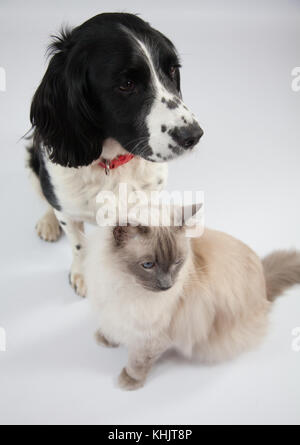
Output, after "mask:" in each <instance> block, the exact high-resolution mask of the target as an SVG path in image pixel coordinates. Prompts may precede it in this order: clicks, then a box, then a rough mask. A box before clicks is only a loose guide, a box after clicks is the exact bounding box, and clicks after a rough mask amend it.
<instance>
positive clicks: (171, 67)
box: [169, 65, 176, 79]
mask: <svg viewBox="0 0 300 445" xmlns="http://www.w3.org/2000/svg"><path fill="white" fill-rule="evenodd" d="M175 73H176V66H174V65H172V66H170V68H169V74H170V76H171V78H172V79H174V77H175Z"/></svg>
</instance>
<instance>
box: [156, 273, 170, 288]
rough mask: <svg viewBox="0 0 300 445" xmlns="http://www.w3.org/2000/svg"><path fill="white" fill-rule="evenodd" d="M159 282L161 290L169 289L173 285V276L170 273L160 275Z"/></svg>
mask: <svg viewBox="0 0 300 445" xmlns="http://www.w3.org/2000/svg"><path fill="white" fill-rule="evenodd" d="M157 284H158V287H159V289H160V290H168V289H170V287H172V284H173V283H172V278H171V276H169V275H166V276H162V277H159V279H158V283H157Z"/></svg>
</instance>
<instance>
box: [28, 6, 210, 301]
mask: <svg viewBox="0 0 300 445" xmlns="http://www.w3.org/2000/svg"><path fill="white" fill-rule="evenodd" d="M49 50H50V54H51V56H52V57H51V60H50V62H49V65H48V68H47V71H46V73H45V75H44V77H43V79H42V81H41V83H40V85H39V87H38V89H37V91H36V93H35V95H34V97H33V100H32V105H31V113H30V118H31V123H32V128H33V138H32V144H31V146H30V147H29V148H28V166H29V167H30V169H31V172H32V177H33V179H34V182H35V184H36V187H37V188H38V190H39V192H40V193H41V195H42V196H43V197H44V198H46V200H47V201H48V204H49V209H48V210H47V212H46V214H45V215H44V216H43V217H42V218H41V219H40V220H39V222H38V223H37V226H36V229H37V233H38V234H39V236H40V237H41V238H42V239H44V240H46V241H55V240H56V239H58V237H59V235H60V232H61V230H60V228H62V229H63V230H64V232H65V233H66V235H67V237H68V239H69V240H70V242H71V245H72V249H73V263H72V266H71V272H70V283H71V285H72V287H73V288H74V289H75V291H77V293H78V294H79V295H81V296H84V295H85V283H84V277H83V274H82V260H83V255H84V249H83V248H82V247H83V243H84V237H83V223H84V221H88V222H94V223H95V214H96V210H97V205H96V196H97V194H98V192H99V191H100V190H112V191H116V190H117V188H118V185H119V183H124V182H125V183H128V184H129V185H130V187H132V188H133V189H135V190H141V189H144V190H161V189H162V188H163V187H164V185H165V183H166V179H167V161H169V160H171V159H173V158H175V157H178V156H180V155H181V154H183V153H185V152H189V151H191V150H192V149H193V148H194V147H195V146H196V144H197V143H198V141H199V139H200V137H201V136H202V134H203V131H202V129H201V128H200V126H199V124H198V123H197V121H196V119H195V117H194V115H193V114H192V113H191V112H190V111H189V110H188V108H187V107H186V106H185V104H184V103H183V101H182V99H181V91H180V74H179V68H180V63H179V59H178V55H177V53H176V50H175V48H174V45H173V44H172V42H171V41H170V40H169V39H168V38H167V37H165V36H164V35H163V34H161V33H160V32H159V31H157V30H155V29H153V28H152V27H151V26H150V25H149V24H148V23H146V22H144V21H143V20H142V19H140V18H139V17H137V16H135V15H132V14H125V13H105V14H99V15H97V16H95V17H93V18H91V19H90V20H88V21H87V22H85V23H83V24H82V25H80V26H78V27H76V28H74V29H72V30H65V31H62V32H61V34H60V35H59V36H58V37H55V38H54V41H53V43H52V44H51V45H50V47H49Z"/></svg>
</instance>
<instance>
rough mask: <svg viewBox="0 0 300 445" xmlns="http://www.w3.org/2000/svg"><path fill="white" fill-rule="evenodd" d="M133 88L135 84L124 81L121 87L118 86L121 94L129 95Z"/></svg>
mask: <svg viewBox="0 0 300 445" xmlns="http://www.w3.org/2000/svg"><path fill="white" fill-rule="evenodd" d="M134 88H135V84H134V82H133V81H132V80H126V82H124V83H123V84H122V85H120V86H119V90H120V91H122V92H123V93H131V92H132V91H133V90H134Z"/></svg>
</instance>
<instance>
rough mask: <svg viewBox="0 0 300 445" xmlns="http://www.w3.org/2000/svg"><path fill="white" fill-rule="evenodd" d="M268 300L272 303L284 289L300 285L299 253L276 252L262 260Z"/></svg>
mask: <svg viewBox="0 0 300 445" xmlns="http://www.w3.org/2000/svg"><path fill="white" fill-rule="evenodd" d="M262 263H263V267H264V272H265V278H266V285H267V297H268V300H270V301H273V300H274V299H275V297H278V296H279V295H281V294H282V293H283V292H284V291H285V290H286V289H288V288H289V287H291V286H293V285H294V284H300V251H299V250H277V251H275V252H272V253H270V254H269V255H267V256H266V257H265V258H263V260H262Z"/></svg>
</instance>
